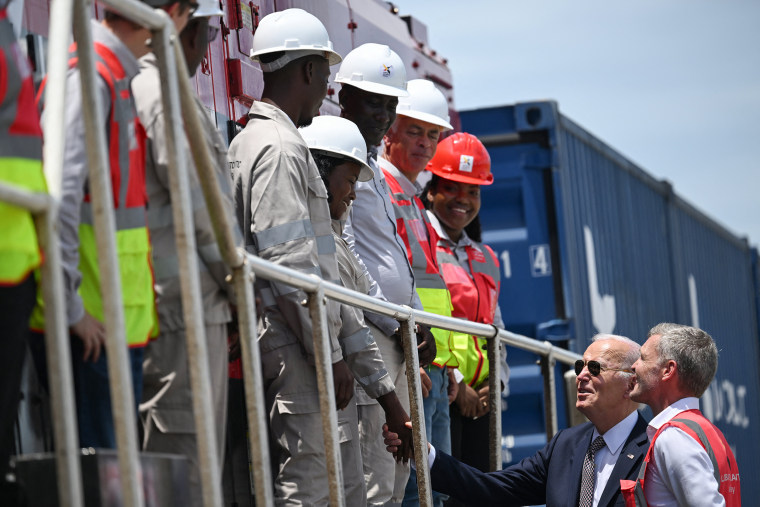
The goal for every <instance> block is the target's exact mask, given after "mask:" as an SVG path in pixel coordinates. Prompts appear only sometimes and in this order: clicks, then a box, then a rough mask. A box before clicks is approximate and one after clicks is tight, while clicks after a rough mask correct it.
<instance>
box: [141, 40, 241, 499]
mask: <svg viewBox="0 0 760 507" xmlns="http://www.w3.org/2000/svg"><path fill="white" fill-rule="evenodd" d="M132 90H133V93H134V95H135V102H136V104H137V110H138V114H139V116H140V121H141V122H142V124H143V125H144V127H145V130H146V133H147V136H148V139H147V145H146V152H147V161H146V162H147V163H146V189H147V192H148V200H149V203H150V204H149V207H148V227H149V229H150V237H151V242H152V244H153V251H152V253H153V268H154V276H155V289H156V296H157V302H158V314H159V324H160V335H159V337H158V339H156V340H153V341H151V342H150V343H149V344H148V346H147V347H146V349H145V361H144V364H143V376H144V380H143V384H144V387H143V404H142V405H141V419H142V420H143V422H144V429H145V437H144V441H143V444H144V449H145V450H146V451H153V452H168V453H178V454H184V455H185V456H187V458H188V459H189V460H190V463H191V467H190V485H191V488H192V490H191V492H190V495H188V496H189V498H191V499H192V500H193V501H194V502H196V503H197V504H200V501H201V498H202V497H201V491H200V477H199V473H198V463H197V461H198V458H197V455H198V450H197V441H196V434H195V423H194V419H193V401H192V400H193V398H192V391H191V388H190V378H189V374H188V364H187V349H186V346H185V343H186V342H185V331H184V330H185V324H184V319H183V315H182V304H181V299H180V294H181V292H180V282H179V274H178V269H179V266H178V261H177V247H176V244H175V240H174V225H173V218H172V209H171V196H170V194H169V173H168V167H167V165H168V156H169V155H168V150H167V146H166V139H165V134H164V127H165V120H166V118H165V116H164V112H163V104H162V102H161V84H160V77H159V73H158V68H157V63H156V57H155V55H153V54H152V53H151V54H148V55H146V56H144V57H143V58H141V59H140V74H138V75H137V77H135V79H134V80H133V81H132ZM196 104H197V106H198V115H199V116H200V118H201V123H202V124H203V126H204V132H205V133H206V144H207V145H208V147H209V149H210V152H211V154H212V156H213V157H214V159H215V160H216V165H215V167H214V169H215V171H216V173H217V179H218V180H219V184H220V187H221V189H222V194H223V196H224V197H225V198H226V200H225V204H226V205H227V209H228V212H229V213H230V216H232V214H233V208H232V192H231V184H230V177H229V172H228V168H229V164H228V160H227V146H226V143H225V142H224V141H223V140H222V138H221V136H220V135H219V131H218V130H217V128H216V125H215V124H214V123H213V122H212V121H211V119H210V118H209V116H208V113H207V112H206V109H205V108H204V107H203V105H202V104H201V102H200V101H199V100H197V99H196ZM182 139H183V140H185V137H184V135H182ZM185 142H186V141H185ZM185 149H186V150H187V151H188V152H189V148H188V147H187V145H185ZM187 162H188V164H189V167H188V176H189V179H190V188H191V196H192V206H193V222H194V226H195V241H196V247H197V252H198V266H199V268H200V284H201V294H202V298H203V317H204V322H205V325H206V341H207V343H206V344H207V348H208V362H209V371H210V373H211V395H212V402H213V406H214V422H215V424H216V435H217V449H218V451H219V462H220V463H222V462H223V461H224V460H223V456H224V447H225V440H224V436H225V429H226V415H227V383H228V382H227V329H226V325H227V322H229V321H230V318H231V317H230V308H229V302H230V301H231V300H232V297H231V292H230V291H231V286H230V285H229V284H228V283H227V282H226V281H225V277H226V276H227V273H228V270H227V267H226V266H225V264H224V263H223V262H222V259H221V256H220V254H219V249H218V248H217V244H216V238H215V236H214V232H213V230H212V227H211V222H210V219H209V216H208V212H207V211H206V205H205V200H204V198H203V194H202V191H201V187H200V182H199V180H198V176H197V174H196V170H195V167H194V166H193V165H192V164H193V161H192V158H190V157H188V159H187ZM235 233H236V236H237V238H238V239H239V240H240V241H241V242H242V238H241V237H240V233H239V231H237V230H236V231H235ZM233 301H234V300H233Z"/></svg>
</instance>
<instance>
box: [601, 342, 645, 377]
mask: <svg viewBox="0 0 760 507" xmlns="http://www.w3.org/2000/svg"><path fill="white" fill-rule="evenodd" d="M600 340H614V341H616V342H620V343H622V344H623V345H625V350H614V351H611V352H610V351H608V352H607V353H608V355H609V356H611V357H610V358H611V359H613V360H615V361H617V362H618V367H619V368H626V369H628V368H630V367H631V366H633V363H635V362H636V360H637V359H638V358H639V356H640V355H641V352H640V349H641V345H639V344H638V343H636V342H635V341H633V340H631V339H630V338H627V337H625V336H620V335H616V334H606V333H599V334H597V335H594V337H593V338H591V341H592V342H595V341H600ZM620 373H621V374H623V375H633V373H625V372H620Z"/></svg>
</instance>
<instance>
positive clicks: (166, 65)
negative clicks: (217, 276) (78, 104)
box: [152, 9, 226, 507]
mask: <svg viewBox="0 0 760 507" xmlns="http://www.w3.org/2000/svg"><path fill="white" fill-rule="evenodd" d="M155 12H156V14H158V15H159V16H160V17H161V18H163V25H162V26H161V28H160V29H157V30H154V31H153V33H152V36H153V38H152V41H153V52H154V54H155V55H156V59H157V63H158V69H159V75H160V76H161V79H160V81H161V100H162V103H163V110H164V117H165V119H166V121H164V127H165V133H166V136H165V137H166V139H165V141H166V147H167V154H168V159H169V160H168V162H169V163H168V170H169V171H168V172H169V189H170V192H171V204H172V220H173V225H174V237H175V242H176V248H177V259H178V264H179V280H180V289H181V298H182V315H183V318H184V321H185V345H186V350H187V360H188V365H189V374H190V385H191V387H192V392H193V416H194V422H195V433H196V441H197V444H198V446H197V450H198V472H199V475H200V479H201V491H202V494H203V505H205V506H207V507H212V506H221V505H222V502H223V500H222V479H221V475H222V474H221V471H220V470H221V466H220V462H219V449H218V444H217V438H216V428H215V426H216V425H215V421H214V404H213V401H212V399H211V397H212V395H211V381H210V370H209V365H208V359H207V358H208V346H207V342H206V327H205V321H204V315H203V304H202V301H201V283H200V275H199V273H200V269H199V267H198V254H197V245H196V242H195V227H194V219H193V210H192V204H191V199H192V198H191V195H190V183H189V179H188V174H187V160H186V158H185V149H184V148H185V143H184V142H183V140H184V131H183V130H182V127H181V125H182V111H181V109H180V105H179V97H178V94H179V85H178V81H183V80H184V81H187V80H188V76H187V73H184V74H180V75H178V73H177V65H176V63H177V62H176V60H175V55H176V53H175V51H174V47H175V46H179V44H178V43H177V42H178V39H177V36H176V33H175V30H174V23H173V22H172V20H171V19H170V18H169V16H168V15H167V14H166V12H164V11H163V10H160V9H157V10H156V11H155ZM182 58H183V59H184V57H182ZM194 142H200V143H204V140H203V139H200V140H197V139H196V140H194ZM225 345H226V344H225Z"/></svg>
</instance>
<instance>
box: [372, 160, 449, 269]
mask: <svg viewBox="0 0 760 507" xmlns="http://www.w3.org/2000/svg"><path fill="white" fill-rule="evenodd" d="M382 171H383V174H384V175H385V180H386V181H387V182H388V186H389V187H390V189H391V196H390V198H391V201H392V202H393V204H396V205H397V206H416V207H417V209H418V210H419V213H420V219H421V220H422V222H423V224H424V225H425V228H426V230H427V241H420V245H421V246H422V250H423V251H424V252H425V272H426V273H430V274H432V273H438V272H439V271H438V262H437V260H436V258H435V255H434V254H433V252H435V248H434V245H436V244H437V243H438V233H437V232H435V229H434V228H433V226H432V225H431V224H430V221H429V220H426V219H425V216H426V215H425V206H424V205H423V204H422V201H421V200H420V198H419V197H417V196H416V195H414V196H411V198H410V199H404V200H399V199H398V198H397V197H396V196H397V194H404V195H407V194H406V193H405V192H404V190H403V189H402V188H401V184H400V183H399V182H398V180H396V178H394V177H393V175H392V174H391V173H389V172H388V171H386V170H385V169H383V170H382ZM396 227H397V229H398V234H399V236H401V239H403V240H404V246H405V247H406V254H407V257H408V258H409V264H411V265H414V263H413V259H412V250H411V248H410V247H409V234H410V232H411V233H412V234H414V232H413V231H408V230H407V228H406V222H405V221H404V219H403V218H399V217H396ZM415 237H416V235H415Z"/></svg>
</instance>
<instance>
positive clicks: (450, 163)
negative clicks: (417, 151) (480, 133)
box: [427, 132, 493, 185]
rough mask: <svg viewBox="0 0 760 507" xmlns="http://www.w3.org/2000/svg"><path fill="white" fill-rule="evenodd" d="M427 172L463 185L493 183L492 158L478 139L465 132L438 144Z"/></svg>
mask: <svg viewBox="0 0 760 507" xmlns="http://www.w3.org/2000/svg"><path fill="white" fill-rule="evenodd" d="M427 170H428V171H430V172H432V173H433V174H437V175H438V176H440V177H441V178H446V179H447V180H453V181H459V182H461V183H471V184H473V185H490V184H491V183H493V174H491V157H490V156H488V151H487V150H486V147H485V146H483V143H481V142H480V141H479V140H478V138H477V137H475V136H474V135H472V134H467V133H464V132H459V133H456V134H453V135H451V136H449V137H447V138H446V139H444V140H443V141H441V142H440V143H438V147H437V149H436V150H435V156H434V157H433V159H432V160H431V161H430V162H428V165H427Z"/></svg>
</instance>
